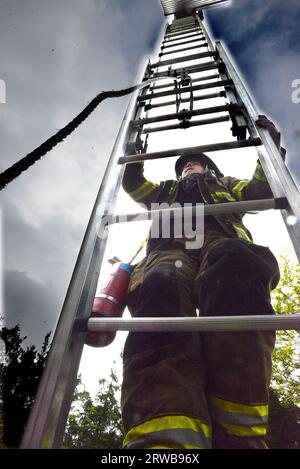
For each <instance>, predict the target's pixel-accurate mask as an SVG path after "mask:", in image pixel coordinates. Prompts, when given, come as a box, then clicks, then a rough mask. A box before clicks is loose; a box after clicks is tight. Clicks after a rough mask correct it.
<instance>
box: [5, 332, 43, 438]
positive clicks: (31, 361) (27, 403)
mask: <svg viewBox="0 0 300 469" xmlns="http://www.w3.org/2000/svg"><path fill="white" fill-rule="evenodd" d="M49 337H50V333H48V334H47V335H46V336H45V339H44V343H43V345H42V349H41V351H40V352H38V351H37V350H36V348H35V346H34V345H30V346H29V347H26V348H25V349H24V348H23V346H22V344H23V342H24V340H26V338H27V337H21V335H20V326H18V325H17V326H15V327H12V328H11V329H8V328H6V327H3V328H2V329H1V330H0V340H2V344H4V347H3V348H2V350H1V362H0V376H1V418H2V422H1V431H2V440H3V443H4V445H6V446H7V447H17V446H19V444H20V442H21V438H22V435H23V432H24V429H25V425H26V422H27V419H28V416H29V413H30V410H31V407H32V405H33V402H34V399H35V394H36V391H37V387H38V384H39V381H40V377H41V374H42V371H43V368H44V365H45V361H46V357H47V353H48V343H49Z"/></svg>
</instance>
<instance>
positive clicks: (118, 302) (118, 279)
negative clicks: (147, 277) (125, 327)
mask: <svg viewBox="0 0 300 469" xmlns="http://www.w3.org/2000/svg"><path fill="white" fill-rule="evenodd" d="M110 262H111V263H112V264H113V269H112V272H111V274H110V276H109V279H108V281H107V283H106V284H105V285H104V286H103V287H102V288H100V290H99V291H97V293H96V296H95V299H94V304H93V308H92V314H91V317H109V318H118V317H121V316H122V314H123V311H124V309H125V306H126V297H127V290H128V285H129V280H130V276H131V272H132V271H133V266H131V265H130V264H126V263H124V262H120V261H119V259H118V260H117V261H116V260H115V259H113V260H111V261H110ZM115 337H116V332H115V331H112V332H111V331H108V332H106V331H103V332H98V331H97V332H91V331H90V332H88V333H87V335H86V339H85V343H86V345H90V346H92V347H105V346H107V345H110V344H111V343H112V342H113V340H114V339H115Z"/></svg>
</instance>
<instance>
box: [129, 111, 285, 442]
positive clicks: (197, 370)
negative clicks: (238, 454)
mask: <svg viewBox="0 0 300 469" xmlns="http://www.w3.org/2000/svg"><path fill="white" fill-rule="evenodd" d="M257 123H258V124H259V125H261V126H262V127H264V128H267V129H268V130H269V131H270V133H271V135H272V137H273V140H274V141H275V143H276V144H277V145H278V147H279V148H280V135H279V133H278V131H277V129H276V128H275V126H274V125H273V123H272V122H271V121H269V120H268V119H267V118H266V117H265V116H261V117H260V118H259V120H258V121H257ZM282 152H284V150H283V149H282ZM175 171H176V175H177V180H174V181H164V182H162V183H161V184H159V185H158V184H155V183H153V182H150V181H147V180H146V179H145V177H144V176H143V163H134V164H129V165H127V166H126V170H125V174H124V178H123V188H124V189H125V191H126V192H127V193H128V194H129V195H130V196H131V197H132V198H133V200H135V201H136V202H138V203H142V204H144V205H146V206H147V208H148V209H150V208H151V203H153V202H160V203H161V202H168V203H169V204H172V203H174V202H178V203H180V204H181V205H183V204H184V203H187V202H189V203H191V202H192V203H204V204H214V203H224V202H232V201H243V200H252V199H263V198H270V197H272V192H271V189H270V187H269V185H268V183H267V180H266V177H265V175H264V172H263V170H262V167H261V165H260V163H259V162H258V163H257V166H256V169H255V172H254V175H253V177H252V179H250V180H240V179H236V178H234V177H224V176H223V174H222V173H221V171H220V170H219V168H218V167H217V166H216V165H215V164H214V162H213V161H212V160H211V159H210V158H209V157H208V156H207V155H205V154H203V153H201V154H197V155H190V156H188V157H180V158H179V159H178V160H177V162H176V165H175ZM279 275H280V274H279V268H278V263H277V261H276V258H275V257H274V255H273V254H272V253H271V251H270V250H269V249H268V248H267V247H264V246H259V245H256V244H254V243H253V240H252V236H251V233H250V232H249V231H248V230H247V228H246V227H245V225H244V224H243V222H242V214H226V215H222V216H220V215H218V216H207V217H205V222H204V243H203V246H202V247H201V248H197V249H187V248H186V247H185V243H184V242H183V240H182V239H177V238H176V239H175V238H170V239H163V238H161V239H156V238H153V239H151V237H150V239H149V241H148V245H147V255H146V257H145V258H144V259H143V260H142V261H141V262H140V263H139V264H137V265H136V266H135V268H134V271H133V274H132V277H131V281H130V285H129V290H128V308H129V310H130V312H131V314H132V316H134V317H173V316H175V317H192V316H197V312H196V310H197V309H198V310H199V315H201V316H227V315H230V316H234V315H249V314H256V315H257V314H262V315H268V314H274V310H273V308H272V306H271V302H270V290H271V289H273V288H275V287H276V285H277V284H278V281H279ZM274 343H275V333H274V332H272V331H243V332H205V333H199V332H170V333H169V332H145V333H142V332H131V333H129V334H128V337H127V340H126V343H125V348H124V354H123V362H124V363H123V367H124V368H123V371H124V378H123V384H122V397H121V405H122V417H123V425H124V430H125V439H124V447H125V448H128V449H136V448H144V449H145V448H146V449H154V448H161V449H175V448H176V449H180V448H181V449H184V448H185V449H187V448H195V449H199V448H249V449H255V448H257V449H258V448H267V445H266V442H265V439H266V431H267V420H268V388H269V383H270V378H271V356H272V351H273V348H274Z"/></svg>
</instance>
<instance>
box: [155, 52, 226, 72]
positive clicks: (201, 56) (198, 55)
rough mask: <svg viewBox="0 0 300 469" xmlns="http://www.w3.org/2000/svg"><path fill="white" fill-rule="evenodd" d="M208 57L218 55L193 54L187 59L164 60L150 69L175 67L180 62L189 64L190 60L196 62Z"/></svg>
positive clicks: (212, 53) (206, 53)
mask: <svg viewBox="0 0 300 469" xmlns="http://www.w3.org/2000/svg"><path fill="white" fill-rule="evenodd" d="M207 57H217V53H216V52H212V51H207V52H202V53H201V54H192V55H187V56H185V57H177V58H176V59H169V60H162V61H161V62H156V63H154V64H152V65H150V68H157V67H163V66H165V65H173V64H178V63H180V62H189V61H190V60H196V59H206V58H207Z"/></svg>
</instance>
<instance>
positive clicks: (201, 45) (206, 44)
mask: <svg viewBox="0 0 300 469" xmlns="http://www.w3.org/2000/svg"><path fill="white" fill-rule="evenodd" d="M207 46H208V43H207V42H204V43H203V44H199V45H198V46H191V47H186V48H185V49H178V50H175V51H174V50H171V51H168V52H161V53H160V54H158V57H163V56H164V55H168V54H177V53H179V52H186V51H187V50H192V49H198V47H207Z"/></svg>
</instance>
